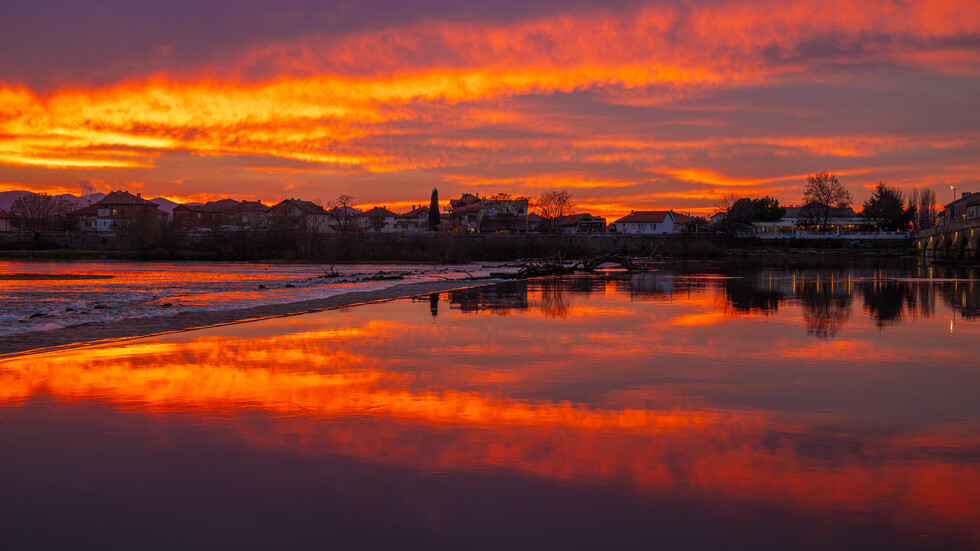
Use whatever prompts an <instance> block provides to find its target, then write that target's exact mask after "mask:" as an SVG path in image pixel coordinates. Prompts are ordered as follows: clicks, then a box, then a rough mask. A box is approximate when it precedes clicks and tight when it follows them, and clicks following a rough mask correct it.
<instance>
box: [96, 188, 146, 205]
mask: <svg viewBox="0 0 980 551" xmlns="http://www.w3.org/2000/svg"><path fill="white" fill-rule="evenodd" d="M96 204H98V205H153V206H154V207H155V208H159V207H160V205H157V204H156V203H152V202H150V201H147V200H146V199H143V198H142V197H137V196H135V195H133V194H132V193H130V192H128V191H112V192H109V194H108V195H106V196H105V197H103V198H102V200H101V201H99V202H98V203H96Z"/></svg>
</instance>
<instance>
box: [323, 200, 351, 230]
mask: <svg viewBox="0 0 980 551" xmlns="http://www.w3.org/2000/svg"><path fill="white" fill-rule="evenodd" d="M327 206H329V207H330V209H329V210H328V213H329V214H330V218H332V219H333V220H334V222H336V226H337V230H338V231H343V232H346V231H352V230H355V229H357V209H355V208H354V196H353V195H348V194H346V193H342V194H340V195H338V196H337V198H336V199H334V200H333V201H330V202H329V203H327Z"/></svg>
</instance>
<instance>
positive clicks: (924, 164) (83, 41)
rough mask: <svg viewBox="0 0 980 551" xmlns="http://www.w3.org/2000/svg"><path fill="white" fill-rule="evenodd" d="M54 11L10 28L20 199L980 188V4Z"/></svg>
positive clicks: (947, 194) (709, 197)
mask: <svg viewBox="0 0 980 551" xmlns="http://www.w3.org/2000/svg"><path fill="white" fill-rule="evenodd" d="M328 4H329V3H326V2H315V1H313V0H278V1H276V2H272V1H270V0H234V1H232V0H213V1H210V2H204V3H202V2H197V1H190V0H174V1H171V2H153V3H150V2H135V1H133V0H97V1H92V2H73V1H68V0H34V1H31V2H12V1H5V2H3V4H2V5H3V7H2V9H0V14H2V17H0V191H5V190H14V189H30V190H34V191H46V192H49V193H75V194H80V193H82V192H88V191H102V192H106V191H109V190H114V189H128V190H130V191H132V192H134V193H135V192H137V191H139V192H142V193H143V196H144V197H156V196H164V197H167V198H170V199H172V200H175V201H179V202H184V201H206V200H209V199H219V198H223V197H233V198H237V199H260V200H263V201H265V202H266V203H267V204H271V203H274V202H276V201H278V200H280V199H283V198H288V197H299V198H304V199H314V200H319V201H320V202H323V203H325V202H327V201H329V200H331V199H333V198H335V197H336V196H337V195H339V194H342V193H347V194H350V195H353V196H354V197H355V201H356V202H357V203H358V204H359V205H365V206H366V205H375V204H378V205H382V204H383V205H386V206H388V207H389V208H391V209H392V210H397V211H404V210H407V209H408V208H410V207H411V205H412V204H421V203H427V202H428V198H429V193H430V192H431V190H432V188H438V189H439V193H440V197H441V198H442V199H443V201H445V200H447V199H448V198H449V197H456V196H459V194H460V193H463V192H471V193H473V192H479V193H481V194H492V193H496V192H508V193H515V194H525V195H531V196H534V195H539V194H541V193H543V192H545V191H548V190H551V189H556V188H557V189H566V190H568V191H570V192H571V193H572V195H573V200H574V203H575V206H576V210H579V211H589V212H592V213H594V214H602V215H606V216H612V217H616V216H621V215H623V214H627V213H629V211H630V210H632V209H637V210H641V209H666V208H673V209H675V210H679V211H682V212H696V213H711V212H713V210H714V209H713V205H714V203H715V202H716V201H717V199H718V198H720V197H721V196H723V195H726V194H729V193H739V194H745V195H752V196H757V195H762V194H770V195H773V196H775V197H777V198H778V199H779V200H780V201H781V202H782V203H784V204H787V203H789V204H793V203H798V202H799V200H800V198H801V196H802V188H803V184H804V183H805V179H806V176H807V174H809V173H814V172H819V171H831V172H836V174H837V175H838V177H839V178H840V180H841V182H842V183H844V184H845V185H846V186H848V188H849V189H850V190H851V191H852V193H853V194H854V196H855V199H856V200H857V201H858V202H859V203H860V202H861V201H863V200H864V199H865V198H867V197H868V195H869V194H870V188H871V187H873V185H874V184H876V183H877V182H878V181H879V180H883V181H884V182H885V183H886V184H889V185H895V186H900V187H902V188H905V189H911V188H912V187H915V186H928V187H931V188H932V189H933V190H934V191H935V192H936V194H937V197H938V199H939V201H940V202H946V201H949V199H950V198H951V196H952V191H951V190H950V186H955V187H956V188H957V192H956V193H957V194H959V192H960V191H980V182H978V176H977V175H978V174H980V2H977V1H976V0H948V1H947V0H939V1H904V0H869V1H867V2H853V1H842V0H841V1H833V0H830V1H812V2H798V3H787V2H782V1H774V0H773V1H769V0H761V1H747V0H677V1H670V2H668V1H659V2H658V1H646V2H645V1H642V0H635V1H633V0H603V1H601V2H600V1H593V0H561V1H558V0H542V1H538V2H526V1H517V0H498V1H496V2H446V1H439V0H418V1H415V2H396V1H393V0H358V1H357V2H335V3H333V5H328Z"/></svg>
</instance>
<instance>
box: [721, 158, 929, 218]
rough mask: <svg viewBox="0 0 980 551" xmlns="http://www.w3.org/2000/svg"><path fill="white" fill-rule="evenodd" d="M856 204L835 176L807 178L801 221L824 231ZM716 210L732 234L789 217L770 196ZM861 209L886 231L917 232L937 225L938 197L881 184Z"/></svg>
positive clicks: (728, 200) (725, 201) (733, 200)
mask: <svg viewBox="0 0 980 551" xmlns="http://www.w3.org/2000/svg"><path fill="white" fill-rule="evenodd" d="M853 203H854V197H853V196H852V195H851V192H850V191H848V189H847V188H846V187H845V186H844V185H843V184H842V183H841V182H840V180H839V179H838V178H837V176H836V175H835V174H833V173H831V172H818V173H816V174H812V175H810V176H808V177H807V182H806V186H805V187H804V190H803V206H802V207H800V210H799V213H798V215H797V219H798V220H800V221H801V222H802V223H803V224H804V225H805V226H808V227H812V228H821V227H824V226H827V225H828V223H829V221H830V219H831V218H835V217H837V216H839V215H840V214H841V213H842V211H845V210H847V209H849V208H850V207H851V206H852V204H853ZM716 206H717V207H718V209H719V211H720V212H723V213H725V218H724V220H723V221H722V222H721V224H720V226H721V228H722V229H725V230H729V231H732V232H734V231H736V230H738V229H739V228H743V227H747V226H751V225H752V223H753V222H774V221H776V220H779V219H781V218H783V216H785V215H786V208H785V207H783V206H780V204H779V201H778V200H777V199H775V198H773V197H769V196H765V197H761V198H751V197H743V196H740V195H737V194H729V195H726V196H725V197H723V198H722V199H720V200H719V201H718V202H717V203H716ZM861 207H862V216H863V218H864V219H865V220H867V221H871V222H873V223H875V224H876V225H877V226H878V227H879V228H881V229H882V230H885V231H907V230H909V229H911V230H916V231H917V230H922V229H926V228H931V227H933V226H935V225H936V194H935V193H934V192H933V191H932V190H931V189H928V188H924V189H919V188H915V189H913V190H912V191H911V192H910V193H909V194H908V196H906V194H905V193H904V192H903V191H902V190H900V189H898V188H896V187H891V186H886V185H885V183H884V182H881V181H879V182H878V185H877V186H875V188H874V190H872V193H871V197H869V198H868V199H867V200H866V201H865V202H864V203H863V204H862V205H861Z"/></svg>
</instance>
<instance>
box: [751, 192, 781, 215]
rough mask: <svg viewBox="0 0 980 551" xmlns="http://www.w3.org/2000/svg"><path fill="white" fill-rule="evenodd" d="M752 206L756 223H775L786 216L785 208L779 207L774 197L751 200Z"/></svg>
mask: <svg viewBox="0 0 980 551" xmlns="http://www.w3.org/2000/svg"><path fill="white" fill-rule="evenodd" d="M752 206H753V208H754V209H755V221H756V222H775V221H776V220H780V219H782V217H783V216H786V208H785V207H781V206H779V201H778V200H777V199H776V198H775V197H769V196H768V195H766V196H765V197H763V198H762V199H753V200H752Z"/></svg>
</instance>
